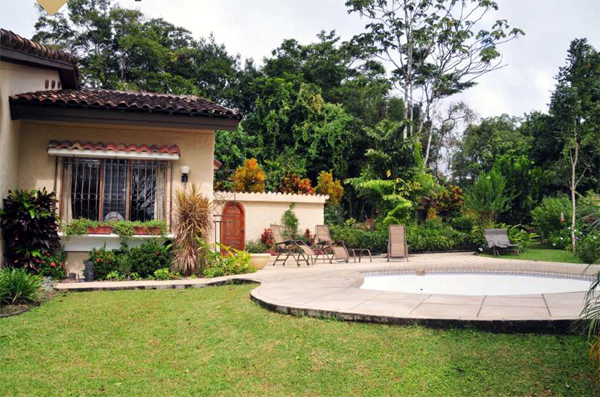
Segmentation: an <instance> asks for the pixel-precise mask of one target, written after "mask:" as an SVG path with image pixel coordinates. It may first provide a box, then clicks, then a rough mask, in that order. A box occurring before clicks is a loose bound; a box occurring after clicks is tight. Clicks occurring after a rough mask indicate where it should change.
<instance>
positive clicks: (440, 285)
mask: <svg viewBox="0 0 600 397" xmlns="http://www.w3.org/2000/svg"><path fill="white" fill-rule="evenodd" d="M590 284H591V281H590V280H585V279H574V278H565V277H554V276H539V275H523V274H518V275H515V274H478V273H428V274H425V275H417V274H414V273H412V274H411V273H406V274H404V273H403V274H365V280H364V283H363V285H362V286H361V288H362V289H370V290H379V291H394V292H406V293H411V294H415V293H417V294H444V295H532V294H550V293H561V292H580V291H587V290H588V289H589V288H590Z"/></svg>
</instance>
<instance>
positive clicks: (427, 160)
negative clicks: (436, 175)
mask: <svg viewBox="0 0 600 397" xmlns="http://www.w3.org/2000/svg"><path fill="white" fill-rule="evenodd" d="M428 135H429V136H428V138H427V147H426V148H425V161H424V163H423V164H424V165H425V167H427V163H428V162H429V153H430V151H431V140H432V139H433V122H431V121H430V123H429V132H428Z"/></svg>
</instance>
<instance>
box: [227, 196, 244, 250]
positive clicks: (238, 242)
mask: <svg viewBox="0 0 600 397" xmlns="http://www.w3.org/2000/svg"><path fill="white" fill-rule="evenodd" d="M221 222H222V223H221V244H223V245H227V246H229V247H233V248H236V249H239V250H243V249H244V248H246V213H245V211H244V206H243V205H242V204H240V203H237V202H233V201H229V202H227V203H226V204H225V208H223V217H222V218H221Z"/></svg>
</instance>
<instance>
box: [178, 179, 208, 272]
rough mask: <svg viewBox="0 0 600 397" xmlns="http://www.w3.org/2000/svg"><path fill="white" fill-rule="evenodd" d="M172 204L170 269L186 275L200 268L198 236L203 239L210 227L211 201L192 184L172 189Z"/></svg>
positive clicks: (205, 237)
mask: <svg viewBox="0 0 600 397" xmlns="http://www.w3.org/2000/svg"><path fill="white" fill-rule="evenodd" d="M175 207H176V210H177V218H176V220H175V225H174V233H175V242H174V248H175V250H174V254H175V256H174V259H173V270H174V271H177V272H179V273H181V274H183V275H185V276H189V275H191V274H193V273H198V272H199V271H200V270H201V269H199V268H198V267H199V262H200V260H199V259H200V258H199V256H200V254H201V252H200V250H199V248H200V246H199V244H198V239H202V240H206V239H207V237H208V236H209V234H210V232H211V230H212V221H211V216H212V203H211V202H210V200H209V199H208V198H207V197H205V196H204V195H202V193H200V189H199V188H198V186H197V185H195V184H192V185H191V186H190V187H188V188H187V189H179V190H177V191H176V192H175Z"/></svg>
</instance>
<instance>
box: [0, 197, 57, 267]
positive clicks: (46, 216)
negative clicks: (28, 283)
mask: <svg viewBox="0 0 600 397" xmlns="http://www.w3.org/2000/svg"><path fill="white" fill-rule="evenodd" d="M55 210H56V196H55V195H54V193H47V192H46V189H43V190H37V191H36V190H32V191H26V190H15V191H12V192H9V194H8V197H7V198H5V199H4V200H3V208H2V210H0V221H1V222H0V225H1V227H2V238H3V239H4V251H5V252H4V254H5V256H6V263H7V264H8V265H9V266H11V267H20V268H28V269H32V270H35V269H36V267H37V266H36V265H37V263H39V261H40V260H41V259H42V258H43V257H44V255H45V254H46V252H50V253H53V252H54V251H56V249H57V248H58V247H59V246H60V239H59V237H58V220H57V218H56V211H55Z"/></svg>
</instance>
